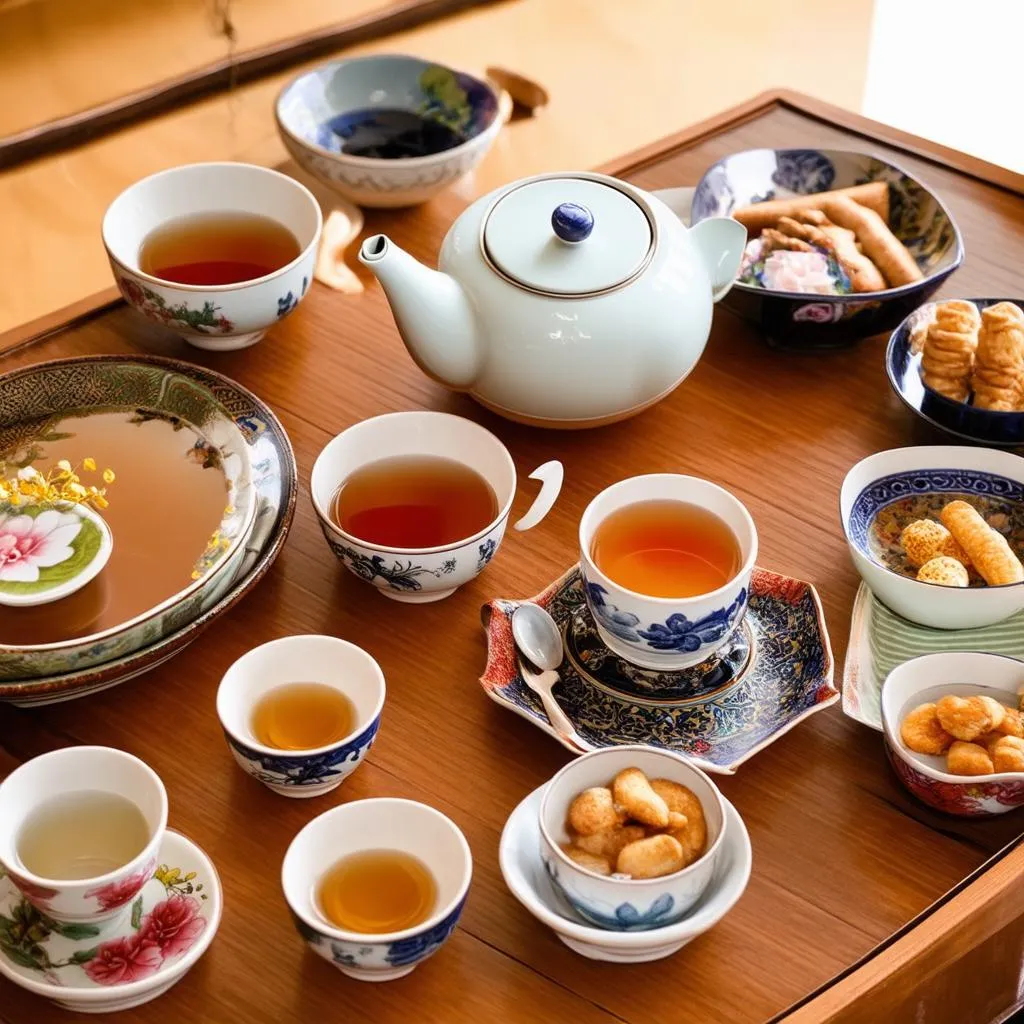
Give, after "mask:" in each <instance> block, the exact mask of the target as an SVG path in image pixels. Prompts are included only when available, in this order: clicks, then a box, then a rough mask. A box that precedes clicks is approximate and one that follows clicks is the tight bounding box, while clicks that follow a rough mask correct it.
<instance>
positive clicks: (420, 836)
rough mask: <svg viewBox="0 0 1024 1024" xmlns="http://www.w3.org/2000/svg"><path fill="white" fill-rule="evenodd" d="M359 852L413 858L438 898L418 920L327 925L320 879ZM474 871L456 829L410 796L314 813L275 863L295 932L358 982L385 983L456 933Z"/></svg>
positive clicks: (465, 846) (431, 953)
mask: <svg viewBox="0 0 1024 1024" xmlns="http://www.w3.org/2000/svg"><path fill="white" fill-rule="evenodd" d="M365 850H393V851H399V852H401V853H407V854H410V855H412V856H413V857H415V858H417V859H418V860H419V861H420V862H421V863H422V864H423V865H425V866H426V868H427V870H428V871H429V872H430V874H431V875H432V876H433V879H434V883H435V885H436V887H437V899H436V903H435V906H434V910H433V912H432V913H431V914H430V916H429V917H428V918H427V919H426V920H425V921H423V922H422V923H421V924H418V925H413V926H412V927H411V928H405V929H403V930H402V931H397V932H382V933H375V934H364V933H360V932H351V931H346V930H344V929H342V928H338V927H336V926H335V925H333V924H332V923H331V922H330V920H329V919H328V918H327V917H326V916H325V915H324V912H323V910H322V908H321V907H320V903H319V895H318V893H319V889H320V880H321V879H322V878H323V876H324V875H325V874H326V872H327V871H329V870H330V869H331V868H332V867H333V866H334V865H335V864H337V862H338V861H339V860H341V859H342V858H343V857H347V856H349V855H351V854H353V853H360V852H362V851H365ZM472 877H473V857H472V855H471V853H470V850H469V844H468V843H467V842H466V837H465V836H464V835H463V834H462V832H461V830H460V829H459V827H458V826H457V825H456V824H455V823H454V822H453V821H452V820H451V819H450V818H447V817H445V815H443V814H442V813H441V812H440V811H437V810H435V809H434V808H433V807H428V806H427V805H426V804H421V803H417V802H416V801H414V800H398V799H393V798H377V799H371V800H355V801H353V802H351V803H347V804H342V805H341V806H340V807H335V808H333V809H332V810H330V811H327V812H325V813H324V814H321V815H320V817H319V818H314V819H313V820H312V821H311V822H310V823H309V824H308V825H307V826H306V827H305V828H304V829H302V831H301V832H299V834H298V835H297V836H296V837H295V838H294V839H293V840H292V843H291V846H289V847H288V852H287V853H286V854H285V857H284V863H283V865H282V866H281V884H282V886H283V888H284V897H285V900H286V901H287V903H288V907H289V909H290V910H291V913H292V920H293V921H294V923H295V927H296V930H297V931H298V933H299V934H300V935H301V936H302V938H303V939H305V940H306V943H307V944H308V945H309V947H310V949H312V950H313V952H314V953H316V954H317V956H321V957H323V958H324V959H325V960H327V961H328V962H329V963H332V964H334V966H335V967H337V968H338V970H340V971H341V972H342V973H343V974H347V975H348V976H349V977H351V978H358V979H359V980H360V981H392V980H394V979H395V978H401V977H402V976H403V975H406V974H408V973H409V972H410V971H412V970H413V969H414V968H415V967H417V966H418V965H419V964H421V963H422V962H423V961H424V960H426V959H427V958H428V957H431V956H433V955H434V954H435V953H436V952H437V951H438V950H439V949H440V948H441V946H443V945H444V943H445V942H446V941H447V940H448V938H449V937H450V936H451V934H452V932H454V931H455V927H456V925H457V924H458V922H459V917H460V916H461V915H462V908H463V907H464V906H465V903H466V895H467V893H468V892H469V883H470V881H471V879H472Z"/></svg>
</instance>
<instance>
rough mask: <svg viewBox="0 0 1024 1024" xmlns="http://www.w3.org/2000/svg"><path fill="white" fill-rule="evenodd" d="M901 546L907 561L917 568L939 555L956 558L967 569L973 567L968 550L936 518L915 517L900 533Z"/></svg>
mask: <svg viewBox="0 0 1024 1024" xmlns="http://www.w3.org/2000/svg"><path fill="white" fill-rule="evenodd" d="M900 546H901V547H902V548H903V550H904V551H905V552H906V555H907V562H908V563H909V564H910V565H911V566H913V567H914V568H915V569H920V568H921V566H922V565H924V564H925V562H930V561H931V560H932V559H933V558H938V556H939V555H945V556H946V557H947V558H955V559H956V560H957V561H958V562H959V563H960V564H961V565H962V566H963V567H964V568H965V569H970V567H971V560H970V559H969V558H968V557H967V552H966V551H964V549H963V548H962V547H960V545H959V544H957V542H956V541H955V540H953V535H952V534H951V533H950V532H949V530H947V529H946V528H945V527H944V526H943V525H942V523H937V522H935V520H934V519H915V520H914V522H912V523H908V524H907V525H906V526H905V527H904V528H903V532H902V533H901V534H900Z"/></svg>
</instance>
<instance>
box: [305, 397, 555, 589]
mask: <svg viewBox="0 0 1024 1024" xmlns="http://www.w3.org/2000/svg"><path fill="white" fill-rule="evenodd" d="M403 455H430V456H438V457H441V458H447V459H454V460H455V461H457V462H461V463H462V464H463V465H465V466H468V467H469V468H470V469H472V470H474V471H475V472H477V473H479V474H480V476H482V477H483V478H484V479H485V480H486V481H487V483H488V484H489V485H490V487H491V489H492V490H493V491H494V495H495V498H496V499H497V504H498V511H497V514H496V515H495V517H494V518H493V519H492V520H491V521H490V522H489V523H488V524H487V525H486V526H485V527H483V528H482V529H481V530H478V531H477V532H476V533H475V534H473V535H472V536H471V537H466V538H464V539H461V540H458V541H455V542H454V543H451V544H444V545H441V546H439V547H431V548H397V547H386V546H383V545H380V544H373V543H370V542H368V541H365V540H363V539H361V538H359V537H355V536H353V535H352V534H350V533H348V532H346V531H345V530H343V529H342V528H341V527H340V526H339V525H338V524H337V523H336V522H335V521H334V519H333V518H332V516H331V507H332V505H333V504H334V498H335V495H336V494H337V492H338V488H339V487H340V486H341V484H342V483H343V482H344V481H345V480H346V479H347V478H348V477H349V476H350V475H351V474H352V473H354V472H355V471H356V470H357V469H360V468H361V467H362V466H365V465H367V464H369V463H372V462H377V461H378V460H381V459H388V458H394V457H396V456H403ZM530 478H531V479H533V480H540V481H541V489H540V493H539V494H538V495H537V497H536V498H535V499H534V502H533V505H532V506H531V507H530V509H529V511H528V512H527V513H526V514H525V515H524V516H523V517H522V518H521V519H519V520H518V521H517V522H516V523H515V529H517V530H528V529H530V528H531V527H533V526H536V525H537V524H538V523H539V522H540V521H541V520H542V519H543V518H544V516H546V515H547V514H548V512H549V511H550V510H551V506H552V505H554V503H555V500H556V499H557V497H558V492H559V491H560V490H561V487H562V464H561V463H560V462H546V463H544V465H542V466H539V467H538V468H537V469H535V470H534V471H533V472H532V473H531V474H530ZM310 491H311V492H312V497H313V507H314V508H315V509H316V514H317V516H318V517H319V519H320V527H321V529H322V530H323V533H324V537H325V538H326V539H327V543H328V545H330V548H331V550H332V551H333V552H334V553H335V555H337V557H338V558H339V559H340V560H341V562H342V563H343V564H344V565H345V566H346V567H347V568H348V569H350V570H351V571H352V572H353V573H355V575H356V576H358V577H359V578H360V579H363V580H366V581H367V582H369V583H372V584H373V585H374V586H375V587H376V588H377V589H378V590H379V591H380V592H381V593H382V594H384V596H385V597H390V598H392V600H395V601H407V602H411V603H416V604H420V603H425V602H428V601H440V600H441V599H442V598H445V597H448V596H449V595H450V594H454V593H455V591H456V589H457V588H458V587H460V586H462V584H463V583H467V582H468V581H469V580H471V579H473V578H474V577H476V576H478V575H479V574H480V573H481V572H482V571H483V570H484V568H485V567H486V566H487V565H488V563H489V562H490V561H491V559H492V558H493V557H494V554H495V552H496V551H497V550H498V545H499V544H501V539H502V537H503V536H504V534H505V526H506V524H507V522H508V517H509V512H510V511H511V509H512V499H513V498H514V497H515V493H516V467H515V463H514V462H513V461H512V456H511V455H510V454H509V451H508V449H507V448H506V447H505V446H504V445H503V444H502V443H501V442H500V441H499V440H498V439H497V438H496V437H495V436H494V434H492V433H491V432H490V431H489V430H485V429H484V428H483V427H481V426H480V425H479V424H477V423H474V422H473V421H472V420H467V419H464V418H463V417H461V416H452V415H450V414H449V413H443V412H395V413H388V414H387V415H384V416H374V417H373V418H372V419H368V420H363V421H362V422H361V423H357V424H356V425H355V426H352V427H349V428H348V430H345V431H343V432H342V433H341V434H339V435H338V436H337V437H336V438H334V440H333V441H331V442H330V443H329V444H328V445H327V447H326V448H324V450H323V451H322V452H321V453H320V455H319V457H318V458H317V460H316V463H315V464H314V466H313V475H312V479H311V482H310Z"/></svg>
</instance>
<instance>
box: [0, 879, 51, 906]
mask: <svg viewBox="0 0 1024 1024" xmlns="http://www.w3.org/2000/svg"><path fill="white" fill-rule="evenodd" d="M7 876H8V878H10V880H11V881H12V882H13V883H14V884H15V886H17V888H18V889H19V890H20V891H21V894H22V895H23V896H24V897H25V898H26V899H27V900H28V901H29V902H30V903H32V904H33V905H34V906H37V907H38V908H39V909H40V910H49V909H50V900H52V899H53V897H54V896H56V895H57V890H56V889H51V888H50V887H49V886H47V885H36V884H35V882H30V881H29V880H28V879H27V878H22V877H21V875H16V874H15V873H14V872H13V871H8V872H7Z"/></svg>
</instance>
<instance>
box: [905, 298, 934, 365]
mask: <svg viewBox="0 0 1024 1024" xmlns="http://www.w3.org/2000/svg"><path fill="white" fill-rule="evenodd" d="M934 322H935V305H934V304H930V305H927V306H922V307H921V308H920V309H919V310H918V311H917V313H915V314H914V318H913V320H911V322H910V352H911V354H912V355H915V356H916V355H917V354H918V353H919V352H922V351H924V343H925V341H927V340H928V328H929V327H931V325H932V324H933V323H934Z"/></svg>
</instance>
